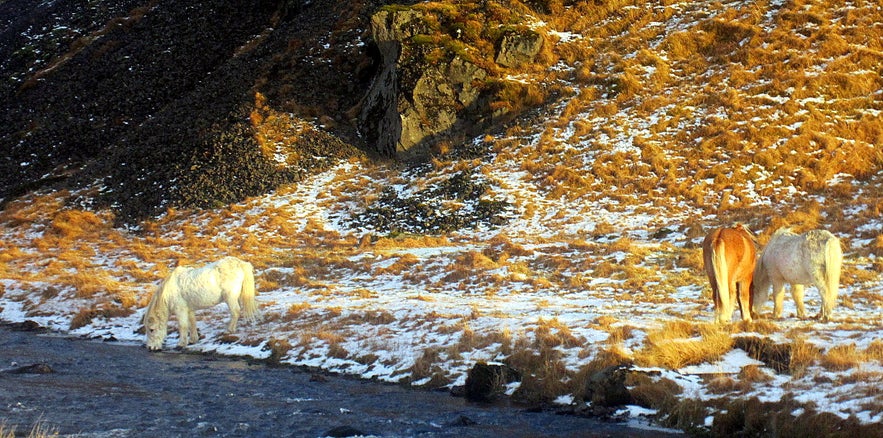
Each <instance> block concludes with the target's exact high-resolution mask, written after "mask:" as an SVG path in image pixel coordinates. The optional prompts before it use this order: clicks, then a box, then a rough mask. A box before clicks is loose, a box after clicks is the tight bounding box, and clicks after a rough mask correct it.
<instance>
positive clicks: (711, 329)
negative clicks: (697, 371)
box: [635, 321, 733, 369]
mask: <svg viewBox="0 0 883 438" xmlns="http://www.w3.org/2000/svg"><path fill="white" fill-rule="evenodd" d="M732 346H733V338H732V337H731V336H730V334H729V333H727V332H726V331H724V330H722V329H721V328H720V327H718V326H716V325H713V324H699V325H694V324H692V323H689V322H686V321H672V322H665V323H663V327H662V328H660V329H656V330H651V331H649V332H648V333H647V341H646V345H645V346H644V348H643V349H641V350H640V351H638V352H636V353H635V362H636V363H638V364H640V365H644V366H659V367H665V368H670V369H679V368H682V367H684V366H686V365H694V364H700V363H704V362H714V361H716V360H717V359H719V358H720V357H721V356H722V355H723V354H725V353H726V352H728V351H730V350H731V349H732Z"/></svg>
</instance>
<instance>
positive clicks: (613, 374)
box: [585, 365, 633, 408]
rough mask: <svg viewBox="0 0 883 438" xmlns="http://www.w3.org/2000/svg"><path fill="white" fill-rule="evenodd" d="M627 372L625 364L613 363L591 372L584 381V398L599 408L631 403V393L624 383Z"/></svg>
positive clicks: (627, 368)
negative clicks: (586, 380) (587, 379)
mask: <svg viewBox="0 0 883 438" xmlns="http://www.w3.org/2000/svg"><path fill="white" fill-rule="evenodd" d="M629 372H630V370H629V367H627V366H623V365H613V366H609V367H607V368H604V369H603V370H601V371H598V372H597V373H595V374H593V375H592V376H591V377H590V378H589V381H588V382H586V393H585V400H586V401H590V402H591V403H592V406H593V407H601V408H610V407H615V406H622V405H627V404H632V403H633V399H632V395H631V393H629V390H628V388H627V387H626V385H625V382H626V378H627V377H628V374H629Z"/></svg>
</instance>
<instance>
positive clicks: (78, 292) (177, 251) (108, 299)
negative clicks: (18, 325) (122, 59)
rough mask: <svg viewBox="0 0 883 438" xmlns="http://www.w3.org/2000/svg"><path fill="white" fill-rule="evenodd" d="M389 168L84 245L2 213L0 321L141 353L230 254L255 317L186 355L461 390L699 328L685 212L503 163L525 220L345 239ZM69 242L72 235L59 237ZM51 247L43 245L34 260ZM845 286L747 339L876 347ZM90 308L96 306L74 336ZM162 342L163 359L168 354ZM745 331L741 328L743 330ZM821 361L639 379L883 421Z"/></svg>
mask: <svg viewBox="0 0 883 438" xmlns="http://www.w3.org/2000/svg"><path fill="white" fill-rule="evenodd" d="M482 166H485V167H492V166H495V164H494V163H493V161H490V162H488V163H485V164H481V165H479V167H482ZM387 171H388V169H382V168H373V167H371V166H369V165H365V164H360V163H356V162H353V163H345V164H342V165H340V166H338V167H336V168H334V169H333V170H331V171H328V172H326V173H324V174H321V175H318V176H316V177H315V178H312V179H310V180H308V181H305V182H304V183H301V184H299V185H297V186H292V187H289V188H287V189H284V190H280V191H279V192H277V193H274V194H271V195H267V196H264V197H260V198H255V199H251V200H249V201H248V202H245V203H243V204H240V205H236V206H231V207H230V208H228V209H224V210H219V211H212V212H203V213H182V212H170V213H169V214H168V215H167V216H168V217H166V218H162V219H160V220H158V221H157V222H156V223H153V224H147V225H145V227H144V229H140V230H129V231H122V230H117V229H111V228H109V227H106V226H105V225H102V224H101V223H100V221H98V222H95V223H91V224H92V225H91V226H93V227H94V230H91V231H90V230H89V229H88V225H89V224H86V225H83V224H80V225H78V227H73V226H71V225H70V223H68V224H67V225H65V223H64V222H62V219H61V218H60V216H61V215H59V214H57V213H55V212H49V211H44V210H39V211H34V212H31V211H29V210H28V208H27V207H25V206H23V207H22V208H20V209H19V210H18V211H19V213H20V216H19V217H13V216H15V215H10V214H9V213H7V216H6V217H5V218H4V222H3V223H4V227H3V232H4V239H3V240H4V242H5V244H4V247H3V252H2V253H0V254H2V260H3V263H4V265H3V266H4V271H3V273H4V276H3V280H2V283H0V284H2V289H0V290H2V291H3V294H2V298H0V300H2V301H0V308H2V312H0V319H3V320H5V321H23V320H26V319H30V320H34V321H36V322H38V323H40V324H42V325H45V326H48V327H50V328H53V329H55V330H60V331H69V333H70V334H71V335H74V336H85V337H96V338H105V339H116V340H118V341H123V342H135V343H141V342H143V335H141V334H139V333H138V332H137V330H138V329H139V328H140V319H141V317H142V315H143V307H144V305H146V302H147V300H148V299H149V296H150V294H152V293H153V291H154V288H155V287H156V286H157V285H158V283H159V281H160V280H161V278H162V277H163V276H164V275H165V273H167V272H168V270H169V267H170V266H171V265H173V264H174V263H175V262H176V261H177V260H182V261H186V262H194V263H202V262H205V261H208V260H213V259H217V258H219V257H221V256H222V255H227V254H230V255H235V256H239V257H242V258H245V259H251V260H252V261H253V263H254V264H255V265H256V267H257V268H258V287H259V290H260V295H259V301H260V303H261V312H262V315H263V319H262V320H261V321H260V322H257V323H251V324H242V325H241V326H240V328H239V331H238V333H237V334H236V335H235V336H233V337H229V336H224V335H223V334H222V330H223V327H224V325H225V321H226V318H227V315H226V309H225V308H224V307H223V306H218V307H215V308H212V309H209V310H205V311H201V312H199V313H198V315H197V318H198V320H199V322H198V325H199V328H200V331H201V334H202V337H203V339H201V340H200V341H199V342H198V343H197V344H196V345H194V346H192V350H194V351H204V352H217V353H221V354H229V355H242V356H251V357H256V358H269V357H270V356H271V355H276V357H274V359H273V360H277V361H279V362H280V363H285V364H291V365H303V366H309V367H316V368H321V369H324V370H328V371H332V372H339V373H346V374H352V375H356V376H360V377H363V378H368V379H379V380H384V381H390V382H410V383H411V384H413V385H418V386H421V385H428V386H437V385H443V386H444V385H447V386H450V385H460V384H463V383H464V381H465V377H466V374H467V372H468V370H469V368H470V367H471V366H472V365H474V364H475V363H476V362H478V361H503V362H506V361H510V359H511V358H512V357H513V356H514V355H516V354H517V353H518V352H519V351H541V350H548V351H551V352H552V354H551V356H550V357H549V359H548V360H551V361H553V362H554V363H557V364H560V365H561V366H562V367H564V368H565V370H566V373H565V374H562V377H563V376H575V375H577V374H578V372H579V371H580V369H581V368H582V367H584V366H586V365H587V364H588V363H589V362H591V361H592V360H593V359H595V358H596V357H597V356H598V355H600V354H602V353H603V352H606V351H611V350H616V351H619V352H621V354H623V355H625V356H632V357H640V355H641V352H642V350H646V349H647V348H648V345H649V341H648V336H652V334H653V333H654V331H658V330H659V328H661V327H663V326H665V325H666V324H670V323H676V322H686V323H689V324H702V323H707V322H710V321H711V318H712V313H713V312H712V306H711V300H710V298H709V293H710V292H709V288H708V287H707V280H706V279H705V278H704V277H703V274H702V271H701V266H699V265H698V264H697V263H701V262H697V261H696V260H697V259H698V257H699V255H698V249H696V245H697V243H698V242H699V241H700V240H701V237H688V236H687V230H686V229H685V226H684V224H683V223H682V221H683V220H685V219H684V218H686V217H690V216H695V215H697V214H698V213H697V212H695V211H690V210H689V209H687V208H680V207H678V206H677V205H676V204H675V205H674V206H672V207H669V208H668V209H667V210H665V211H662V209H659V208H654V207H652V206H641V205H637V206H634V207H630V208H621V207H619V206H616V205H613V206H609V207H610V208H607V207H608V205H607V204H606V202H608V201H604V200H601V201H599V202H580V203H566V202H560V203H556V202H552V201H542V200H539V199H536V198H537V195H536V194H537V193H539V192H540V191H538V190H531V189H530V187H529V186H530V184H531V183H530V182H529V181H525V180H524V179H523V178H519V174H518V173H517V172H515V173H513V174H511V175H509V179H503V178H500V175H505V170H504V169H502V168H499V167H498V168H496V169H494V171H493V172H487V173H488V174H490V176H489V177H488V179H489V180H490V181H492V182H493V184H494V191H495V192H497V196H504V197H505V198H506V199H509V200H510V201H511V202H512V203H513V205H516V206H517V205H528V203H532V204H534V205H542V203H543V202H548V206H542V207H540V208H537V211H536V212H533V213H532V214H531V213H529V212H525V211H519V212H518V213H517V214H513V217H511V218H510V220H509V222H508V223H507V224H506V225H504V226H501V227H487V226H479V227H477V228H475V229H471V230H468V231H459V232H455V233H449V234H447V235H445V236H443V237H424V236H417V235H405V236H401V237H398V238H389V237H377V236H375V235H374V234H372V231H371V230H369V229H364V228H360V229H354V228H346V227H345V226H344V225H343V224H346V223H350V222H348V221H347V220H345V219H346V217H347V215H348V214H349V213H348V211H353V210H358V206H357V205H358V203H359V202H361V200H363V199H365V198H366V197H368V196H370V195H369V193H370V192H371V190H372V186H374V185H380V184H384V183H389V181H387V182H385V181H384V178H391V176H390V175H389V174H387V173H386V172H387ZM439 172H440V173H444V172H445V170H444V169H441V170H440V171H439ZM353 181H356V182H355V183H354V182H353ZM332 193H333V194H334V196H331V195H330V194H332ZM50 198H51V197H50ZM27 202H30V203H32V206H36V205H38V204H39V203H46V202H47V201H46V200H45V199H36V198H35V199H30V200H28V201H27ZM44 206H45V205H44ZM14 207H15V206H13V207H10V208H14ZM25 214H31V216H28V217H24V215H25ZM536 216H540V217H536ZM598 224H605V225H604V227H605V228H606V229H607V231H605V232H601V231H603V230H600V228H599V226H598ZM661 230H666V232H660V231H661ZM65 233H71V234H70V235H76V236H80V238H77V239H74V240H73V241H70V240H69V239H64V238H63V237H62V236H63V235H64V234H65ZM53 239H54V240H53ZM93 239H94V240H93ZM59 242H62V244H61V245H60V246H58V247H56V248H55V249H54V250H53V249H51V248H48V247H47V246H46V245H48V244H52V243H55V244H57V243H59ZM64 242H66V243H64ZM845 252H846V254H847V261H846V263H847V265H848V266H849V267H848V268H847V272H849V269H865V268H866V266H865V265H868V264H871V263H873V260H869V259H863V258H859V259H857V258H855V257H849V256H848V254H850V252H851V251H850V248H846V251H845ZM849 278H850V277H849V276H848V275H847V276H846V277H845V281H844V286H843V287H842V288H841V294H840V297H841V299H840V306H839V307H838V308H837V309H836V314H835V315H836V316H835V319H834V321H833V322H831V323H826V324H822V323H818V322H816V321H811V320H806V321H801V320H798V319H796V317H795V316H794V314H795V308H794V305H793V302H787V301H786V308H785V315H786V318H785V319H784V320H782V321H775V322H774V327H775V328H774V329H772V330H770V329H768V328H767V329H766V330H765V332H764V333H763V334H757V335H758V336H763V337H767V338H769V339H771V340H773V341H774V342H777V343H788V342H791V341H793V340H794V339H802V340H804V341H805V342H806V343H808V344H811V345H813V346H814V347H817V348H818V349H820V350H822V351H831V350H836V349H838V348H842V347H844V346H854V349H855V351H857V352H865V351H872V350H873V349H874V348H878V349H879V347H880V338H881V330H880V327H881V325H880V323H881V316H880V312H879V298H878V297H879V294H880V292H881V291H880V289H881V286H880V283H879V279H877V278H876V277H874V278H871V279H869V280H868V281H862V282H858V281H851V280H849ZM96 281H97V282H99V286H96V285H95V282H96ZM90 289H95V290H94V291H93V292H92V293H91V294H90V293H87V290H90ZM807 297H808V298H807V300H808V302H807V306H808V308H809V309H817V308H818V307H819V305H820V301H819V297H818V296H817V295H815V294H814V292H813V289H809V290H808V292H807ZM125 300H130V302H134V303H135V304H134V305H132V307H131V309H132V310H133V311H134V312H132V313H131V314H128V315H127V316H117V315H116V314H114V313H112V312H110V311H103V310H102V309H104V310H107V309H112V308H118V307H121V303H123V302H125ZM90 308H93V309H99V310H98V311H95V312H92V314H91V319H89V320H88V322H87V323H86V324H85V325H82V326H80V327H77V328H75V329H71V326H72V322H73V320H74V319H76V318H77V317H78V315H80V314H82V313H83V309H90ZM770 310H771V309H769V308H767V311H768V313H769V311H770ZM87 313H88V312H87ZM108 316H110V317H108ZM173 325H174V322H173ZM171 333H172V334H171V335H170V336H169V338H168V339H167V340H166V344H165V345H166V347H167V348H172V347H173V346H174V344H175V342H176V334H174V332H173V331H171ZM751 333H752V332H751V328H750V327H749V328H748V329H747V333H742V335H747V334H751ZM550 334H551V336H550ZM550 339H551V340H550ZM683 341H689V339H684V340H683ZM548 351H547V352H548ZM820 357H821V359H820V360H818V361H815V362H811V363H809V364H808V366H807V368H806V369H805V371H803V373H802V374H800V375H797V374H792V375H788V373H784V374H783V373H777V372H776V371H774V370H772V369H770V368H768V367H766V366H765V365H764V364H763V363H762V362H758V361H757V360H755V359H751V358H750V357H748V356H747V355H746V354H745V352H744V351H742V350H739V349H734V350H731V351H730V352H728V353H726V354H724V355H723V356H721V357H718V358H715V359H714V360H709V361H707V362H702V363H691V364H689V365H686V366H683V367H679V368H677V369H667V368H665V367H661V368H660V367H649V368H647V369H653V370H655V371H658V372H660V373H662V375H663V376H664V377H665V378H668V379H670V380H672V381H674V382H676V383H677V384H678V385H679V386H680V387H681V388H683V393H682V396H683V397H689V398H698V399H703V400H705V399H714V398H721V397H743V398H747V397H759V398H760V399H762V400H764V401H776V400H779V399H781V398H782V397H785V396H786V395H789V396H794V397H796V398H797V399H798V400H800V401H804V402H806V403H811V404H812V405H813V406H815V407H816V408H817V409H819V410H821V411H828V412H833V413H835V414H837V415H839V416H842V417H848V416H850V415H854V416H856V417H857V418H858V419H860V420H861V421H863V422H877V421H879V420H880V419H881V408H880V406H883V404H881V399H880V394H879V392H878V391H876V390H875V388H877V387H878V385H879V383H880V379H881V378H883V367H881V365H880V362H879V356H877V359H873V358H871V357H870V356H861V355H860V354H856V356H855V357H858V358H862V357H865V358H866V359H858V363H853V364H850V365H849V366H844V367H837V366H834V367H832V366H829V365H827V362H826V360H827V359H826V357H827V356H824V355H822V356H820ZM747 365H751V366H754V367H756V368H757V367H759V368H760V370H761V371H760V373H762V374H763V375H766V376H767V378H762V379H755V380H756V381H755V382H754V383H753V384H752V385H750V386H748V387H746V386H741V387H738V386H734V388H733V390H732V391H728V392H724V393H721V392H720V391H719V390H715V391H711V390H709V389H708V385H707V382H708V380H709V378H710V377H709V376H714V377H720V376H732V377H734V378H736V377H735V376H737V375H739V373H740V371H741V370H742V368H743V367H745V366H747ZM568 373H569V374H568ZM846 382H849V383H848V384H846ZM572 387H573V385H571V386H563V387H562V388H563V391H566V392H565V393H561V394H557V396H564V397H565V398H564V399H566V400H570V399H573V392H575V391H573V389H572ZM567 397H570V398H567ZM576 403H581V402H580V401H577V402H576Z"/></svg>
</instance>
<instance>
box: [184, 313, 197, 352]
mask: <svg viewBox="0 0 883 438" xmlns="http://www.w3.org/2000/svg"><path fill="white" fill-rule="evenodd" d="M187 317H188V319H189V321H190V343H191V344H195V343H196V342H197V341H199V331H198V330H197V329H196V313H194V312H193V310H190V312H189V315H187Z"/></svg>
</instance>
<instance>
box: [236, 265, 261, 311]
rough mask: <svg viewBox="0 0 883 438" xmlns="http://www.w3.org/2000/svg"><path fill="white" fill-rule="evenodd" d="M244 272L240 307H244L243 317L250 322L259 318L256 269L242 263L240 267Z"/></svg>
mask: <svg viewBox="0 0 883 438" xmlns="http://www.w3.org/2000/svg"><path fill="white" fill-rule="evenodd" d="M240 266H241V268H242V272H243V274H244V275H243V278H242V292H241V293H240V294H239V305H240V306H241V307H242V316H243V317H244V318H245V319H248V320H254V319H256V318H257V312H258V306H257V301H256V300H255V296H256V295H257V292H256V291H255V287H254V267H253V266H252V265H251V263H248V262H242V264H241V265H240Z"/></svg>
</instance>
